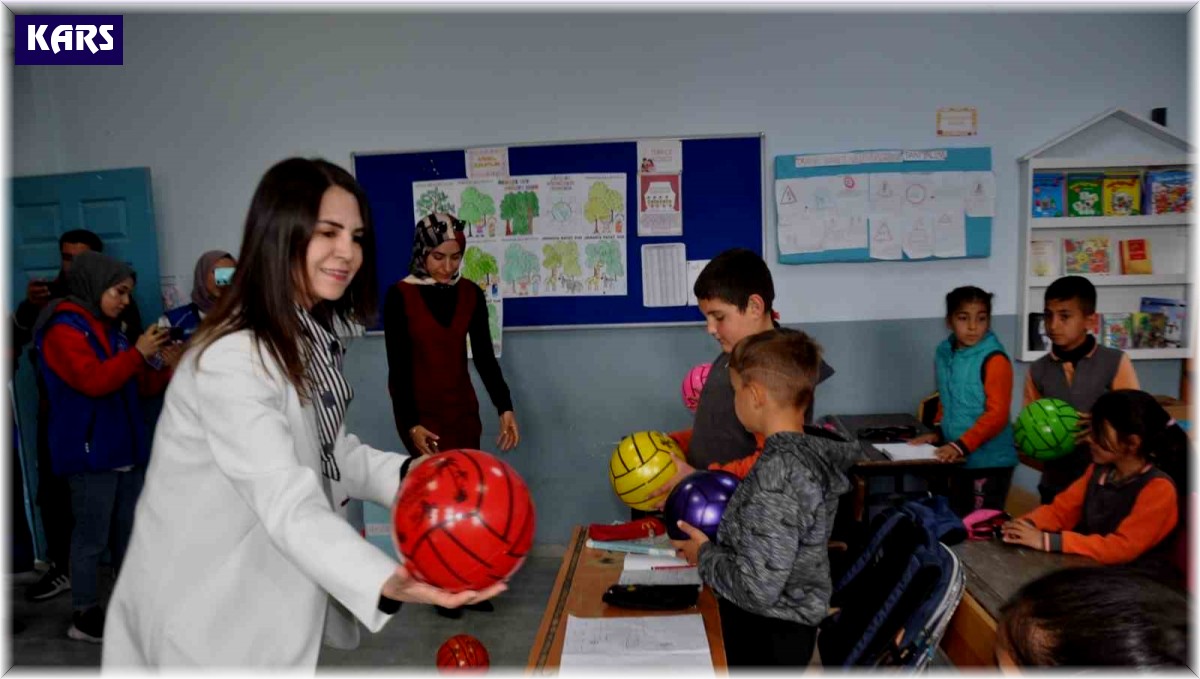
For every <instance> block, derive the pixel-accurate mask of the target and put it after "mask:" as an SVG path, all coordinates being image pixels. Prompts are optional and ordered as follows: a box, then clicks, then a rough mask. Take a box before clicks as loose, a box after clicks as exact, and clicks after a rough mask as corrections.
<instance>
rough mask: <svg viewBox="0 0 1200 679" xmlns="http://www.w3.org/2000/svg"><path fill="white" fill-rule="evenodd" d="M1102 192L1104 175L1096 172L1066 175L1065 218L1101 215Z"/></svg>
mask: <svg viewBox="0 0 1200 679" xmlns="http://www.w3.org/2000/svg"><path fill="white" fill-rule="evenodd" d="M1103 192H1104V175H1103V174H1100V173H1097V172H1080V173H1074V172H1073V173H1071V174H1068V175H1067V216H1068V217H1099V216H1101V215H1102V214H1103V205H1102V204H1101V202H1102V201H1101V200H1100V199H1101V197H1102V195H1103Z"/></svg>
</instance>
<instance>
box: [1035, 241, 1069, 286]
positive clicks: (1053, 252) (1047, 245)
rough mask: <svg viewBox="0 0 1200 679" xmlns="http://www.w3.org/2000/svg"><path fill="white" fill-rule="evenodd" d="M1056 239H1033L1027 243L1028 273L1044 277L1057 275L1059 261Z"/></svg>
mask: <svg viewBox="0 0 1200 679" xmlns="http://www.w3.org/2000/svg"><path fill="white" fill-rule="evenodd" d="M1058 248H1059V245H1058V239H1057V238H1056V239H1054V240H1035V241H1030V243H1029V273H1030V275H1032V276H1038V277H1040V278H1046V277H1050V276H1054V277H1058V271H1059V263H1060V262H1061V260H1062V258H1061V257H1059V256H1058Z"/></svg>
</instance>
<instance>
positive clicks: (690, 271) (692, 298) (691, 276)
mask: <svg viewBox="0 0 1200 679" xmlns="http://www.w3.org/2000/svg"><path fill="white" fill-rule="evenodd" d="M708 262H709V260H707V259H690V260H688V263H687V295H688V306H700V301H699V300H697V299H696V279H697V278H699V277H700V272H701V271H704V267H706V266H708Z"/></svg>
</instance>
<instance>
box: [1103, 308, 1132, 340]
mask: <svg viewBox="0 0 1200 679" xmlns="http://www.w3.org/2000/svg"><path fill="white" fill-rule="evenodd" d="M1099 315H1100V316H1101V322H1102V325H1103V326H1104V330H1103V336H1102V337H1099V338H1097V339H1099V340H1100V344H1102V345H1104V346H1106V347H1112V348H1113V349H1129V348H1130V347H1131V346H1132V345H1131V343H1130V341H1129V335H1130V317H1129V316H1130V315H1129V314H1128V313H1113V314H1099Z"/></svg>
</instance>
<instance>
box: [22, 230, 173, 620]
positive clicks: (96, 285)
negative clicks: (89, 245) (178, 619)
mask: <svg viewBox="0 0 1200 679" xmlns="http://www.w3.org/2000/svg"><path fill="white" fill-rule="evenodd" d="M134 283H135V277H134V272H133V269H131V268H130V267H129V265H127V264H125V263H124V262H121V261H118V260H116V259H113V258H112V257H109V256H108V255H104V254H101V253H98V252H83V253H80V254H78V255H76V256H75V261H74V264H73V265H72V267H71V269H70V271H69V272H67V275H66V286H65V289H66V296H65V297H62V298H59V299H56V300H53V301H51V302H50V303H49V304H47V305H46V308H45V309H44V310H43V311H42V313H41V314H40V315H39V317H38V321H37V323H36V325H35V326H34V341H35V343H36V345H37V348H38V355H39V365H38V369H39V371H40V372H41V373H42V376H43V378H44V379H45V382H46V389H47V395H48V397H49V401H50V410H49V414H50V426H49V439H50V440H49V444H50V459H51V463H52V466H53V470H54V473H55V474H57V475H59V476H63V477H66V479H67V482H68V484H69V486H70V489H71V510H72V514H73V515H74V517H75V525H74V528H73V529H72V532H71V556H70V561H71V583H72V588H71V604H72V608H73V609H74V614H73V617H72V621H71V626H70V628H69V629H68V630H67V634H68V636H70V637H71V638H72V639H77V640H80V641H90V642H93V643H99V642H100V641H101V640H102V639H103V629H104V613H103V611H102V610H101V608H100V605H99V604H100V598H99V581H98V574H97V568H98V566H99V562H100V555H101V554H102V553H104V550H105V549H106V548H109V550H110V553H111V556H112V565H113V568H114V570H116V569H119V568H120V565H121V560H122V558H123V557H124V554H125V547H126V546H127V545H128V543H129V536H130V534H131V532H132V530H133V509H134V506H135V504H136V503H137V498H138V495H139V494H140V493H141V488H142V479H143V478H144V473H145V466H146V462H147V461H148V459H149V454H150V445H149V444H150V442H149V441H148V440H147V438H148V437H147V434H146V427H145V421H144V419H143V417H142V412H141V409H140V404H139V399H140V396H148V395H153V394H157V393H160V392H161V391H162V390H163V389H164V388H166V384H167V381H168V379H169V377H170V371H169V370H161V371H160V370H154V369H152V368H151V367H150V366H149V364H148V363H147V359H148V358H149V357H151V356H153V355H154V354H155V352H157V351H159V349H160V348H163V347H164V345H165V344H166V342H167V340H168V339H169V335H168V333H167V332H166V331H165V330H164V329H161V328H158V327H156V326H151V327H150V328H148V329H147V330H146V332H145V333H143V334H142V336H141V337H139V338H138V339H137V342H136V343H135V344H134V345H133V346H130V343H129V340H128V339H127V338H126V337H125V335H124V334H123V333H122V332H121V330H120V328H119V327H118V325H117V318H118V317H119V316H120V315H121V312H123V311H124V310H125V308H126V307H128V306H129V305H130V304H131V297H130V294H131V293H132V292H133V286H134ZM179 353H180V349H179V348H178V347H168V348H165V349H163V354H164V357H165V359H166V361H167V363H168V365H174V363H175V362H176V361H178V359H179Z"/></svg>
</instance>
